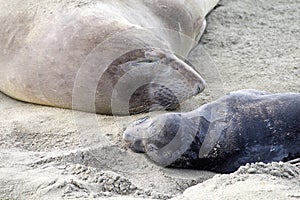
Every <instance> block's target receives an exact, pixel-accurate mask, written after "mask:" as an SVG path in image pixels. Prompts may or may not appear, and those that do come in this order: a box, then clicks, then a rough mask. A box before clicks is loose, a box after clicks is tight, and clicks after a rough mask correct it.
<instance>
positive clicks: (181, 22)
mask: <svg viewBox="0 0 300 200" xmlns="http://www.w3.org/2000/svg"><path fill="white" fill-rule="evenodd" d="M217 2H218V1H217V0H190V1H182V0H156V1H153V0H126V1H123V0H114V1H106V0H94V1H86V2H84V1H79V0H75V1H67V0H62V1H55V0H43V1H38V0H26V1H21V0H11V1H6V0H0V35H1V38H0V71H1V73H0V79H1V82H0V91H2V92H3V93H5V94H7V95H9V96H11V97H14V98H16V99H19V100H22V101H26V102H31V103H36V104H43V105H49V106H56V107H63V108H72V91H73V87H74V83H75V80H76V76H77V75H78V74H77V72H78V70H79V68H80V66H81V64H82V63H83V62H84V61H85V59H86V57H87V56H88V55H89V53H90V52H91V51H92V50H93V49H95V48H96V47H97V45H99V44H101V43H102V42H104V41H107V40H108V39H109V38H110V37H112V36H114V35H115V34H120V33H121V34H120V38H119V40H120V42H118V41H117V42H116V43H117V44H118V45H121V46H122V47H124V48H126V47H127V46H130V45H131V46H132V45H135V44H139V46H141V48H140V49H136V50H135V51H130V52H128V53H126V54H125V55H120V57H119V58H118V59H116V60H111V61H110V63H111V65H110V66H109V67H108V69H107V70H106V71H105V72H104V74H103V76H102V77H101V78H100V77H99V82H98V86H97V90H96V91H95V95H96V99H95V106H96V112H97V113H102V114H112V111H111V96H112V88H114V85H115V84H116V82H117V81H118V79H119V78H120V77H121V76H122V75H124V74H125V73H126V72H128V71H130V70H131V69H133V68H134V67H143V64H149V60H150V63H151V62H152V63H154V64H164V65H169V66H170V67H171V68H173V69H176V70H177V69H180V73H181V74H182V75H183V76H184V77H185V78H186V79H187V80H188V82H189V84H190V85H191V86H192V88H193V89H192V91H190V92H189V93H185V94H184V93H182V99H186V98H188V97H190V96H191V95H195V94H198V93H199V92H201V91H202V90H203V89H204V81H203V79H202V78H201V76H200V75H199V74H198V72H196V71H195V70H194V69H193V67H192V66H190V65H189V64H187V63H185V62H184V61H182V60H181V59H179V57H177V56H175V55H174V54H173V53H170V52H174V51H176V50H175V49H174V48H173V46H174V45H175V44H178V45H179V46H180V47H182V49H183V50H182V51H183V52H181V53H183V54H186V55H187V54H188V53H189V51H190V50H191V49H192V48H193V47H194V45H195V43H193V44H191V43H188V42H186V41H180V40H178V38H173V37H169V36H168V34H167V33H166V32H164V31H163V29H170V30H173V31H176V32H181V33H183V34H185V35H187V36H188V37H190V38H192V39H193V40H195V41H198V40H199V38H200V36H201V34H202V33H203V30H204V28H205V15H206V14H207V13H208V12H209V11H210V10H211V9H212V8H213V7H214V6H215V5H216V4H217ZM149 27H151V28H153V27H154V28H155V30H154V29H149ZM129 30H131V31H132V30H138V31H140V32H139V33H137V34H132V35H130V36H123V38H122V35H123V34H122V32H126V31H129ZM154 41H161V42H159V45H158V46H157V45H156V46H155V45H153V44H154V43H155V42H154ZM116 43H115V44H116ZM115 44H111V46H110V43H109V44H106V46H104V47H103V48H105V49H107V50H108V51H109V50H110V49H112V47H114V46H113V45H115ZM175 46H176V45H175ZM156 47H157V48H156ZM115 48H118V47H115ZM149 55H150V56H149ZM155 55H156V56H155ZM99 56H103V55H99ZM101 59H109V58H106V56H103V57H102V58H101ZM95 62H96V61H95ZM98 67H99V68H104V67H105V66H98ZM97 70H98V69H94V68H93V69H92V70H91V72H90V73H91V74H92V73H93V72H94V71H95V72H97ZM98 71H99V70H98ZM168 75H169V74H168V73H166V74H165V76H166V79H167V78H168V77H167V76H168ZM162 76H164V74H162ZM86 82H87V83H85V85H86V87H89V86H90V85H89V83H88V82H89V79H88V77H87V78H86ZM91 84H92V83H91ZM79 86H80V85H79ZM152 87H153V85H151V84H149V85H145V86H144V87H142V88H139V90H138V91H137V92H136V93H135V94H133V96H134V97H135V99H134V98H133V99H132V100H131V103H130V113H139V112H144V111H147V110H149V107H151V105H150V104H152V103H154V104H157V102H159V103H161V102H160V99H161V98H162V97H163V96H164V95H165V96H168V97H170V98H169V99H168V98H167V101H170V102H165V103H162V105H163V106H165V107H166V108H170V109H173V108H174V107H176V105H178V98H176V97H174V94H173V96H172V92H170V91H168V90H165V89H164V88H163V87H162V86H157V85H155V86H154V87H153V88H154V89H153V88H152ZM185 87H186V86H185V85H178V89H179V91H181V90H182V88H185ZM149 88H151V89H152V90H151V91H154V92H153V93H155V92H158V91H159V92H158V93H159V95H158V96H160V97H158V98H157V99H153V96H157V95H155V94H148V93H149V90H150V89H149ZM183 91H185V90H184V89H183ZM173 93H174V91H173ZM85 96H86V95H85V94H82V98H84V97H85ZM182 99H179V101H181V100H182ZM83 101H84V100H83ZM142 101H146V102H147V103H144V104H146V105H144V104H142V103H141V102H142ZM164 101H166V99H164ZM79 108H80V110H83V111H90V108H87V107H85V106H84V105H82V106H81V105H79ZM120 114H122V113H120Z"/></svg>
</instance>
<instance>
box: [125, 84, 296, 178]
mask: <svg viewBox="0 0 300 200" xmlns="http://www.w3.org/2000/svg"><path fill="white" fill-rule="evenodd" d="M123 138H124V140H125V141H126V142H127V143H128V145H129V146H130V148H131V149H132V150H134V151H135V152H142V153H147V155H148V156H149V158H150V159H151V160H153V161H154V162H156V163H157V164H159V165H164V166H170V167H178V168H194V169H202V170H210V171H215V172H221V173H230V172H233V171H235V170H236V169H237V168H238V167H239V166H241V165H244V164H246V163H252V162H272V161H288V160H292V159H295V158H297V157H299V156H300V145H299V144H300V94H299V93H286V94H270V93H265V92H260V91H257V90H241V91H237V92H233V93H231V94H229V95H226V96H224V97H222V98H220V99H218V100H216V101H214V102H212V103H208V104H205V105H203V106H201V107H199V108H198V109H196V110H194V111H191V112H188V113H168V114H163V115H159V116H157V117H154V118H153V119H149V118H147V117H146V118H142V119H140V120H138V121H136V122H135V123H133V124H132V125H130V126H129V127H128V128H127V129H126V130H125V132H124V135H123Z"/></svg>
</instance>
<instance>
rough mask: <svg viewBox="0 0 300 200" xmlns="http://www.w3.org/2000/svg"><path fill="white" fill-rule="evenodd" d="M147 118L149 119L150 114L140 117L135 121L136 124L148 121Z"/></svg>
mask: <svg viewBox="0 0 300 200" xmlns="http://www.w3.org/2000/svg"><path fill="white" fill-rule="evenodd" d="M147 119H149V116H146V117H143V118H140V119H138V120H136V121H135V125H139V124H141V123H143V122H144V121H146V120H147Z"/></svg>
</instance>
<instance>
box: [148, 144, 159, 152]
mask: <svg viewBox="0 0 300 200" xmlns="http://www.w3.org/2000/svg"><path fill="white" fill-rule="evenodd" d="M147 147H148V151H154V150H158V148H157V147H156V146H155V145H154V144H148V145H147Z"/></svg>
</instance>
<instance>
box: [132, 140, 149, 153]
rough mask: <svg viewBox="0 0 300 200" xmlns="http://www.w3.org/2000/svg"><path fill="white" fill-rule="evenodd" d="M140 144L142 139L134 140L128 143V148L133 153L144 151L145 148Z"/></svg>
mask: <svg viewBox="0 0 300 200" xmlns="http://www.w3.org/2000/svg"><path fill="white" fill-rule="evenodd" d="M142 144H143V143H142V140H136V141H134V142H133V143H131V144H130V145H129V148H131V149H132V151H134V152H135V153H146V151H145V148H144V146H143V145H142Z"/></svg>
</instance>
